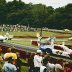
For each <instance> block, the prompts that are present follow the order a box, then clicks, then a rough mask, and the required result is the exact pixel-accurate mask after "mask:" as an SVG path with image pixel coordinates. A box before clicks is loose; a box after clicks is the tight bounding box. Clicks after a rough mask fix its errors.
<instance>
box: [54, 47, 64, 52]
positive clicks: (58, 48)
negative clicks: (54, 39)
mask: <svg viewBox="0 0 72 72" xmlns="http://www.w3.org/2000/svg"><path fill="white" fill-rule="evenodd" d="M54 49H56V50H61V51H64V49H63V48H62V47H60V46H54Z"/></svg>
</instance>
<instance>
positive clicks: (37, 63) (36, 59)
mask: <svg viewBox="0 0 72 72" xmlns="http://www.w3.org/2000/svg"><path fill="white" fill-rule="evenodd" d="M41 53H42V52H41V50H37V54H36V55H35V56H34V67H35V71H36V72H40V67H41V66H42V63H41V62H42V59H43V58H42V56H41Z"/></svg>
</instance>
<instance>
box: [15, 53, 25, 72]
mask: <svg viewBox="0 0 72 72" xmlns="http://www.w3.org/2000/svg"><path fill="white" fill-rule="evenodd" d="M16 54H17V59H16V67H17V72H21V66H24V62H22V61H21V60H20V53H19V52H16Z"/></svg>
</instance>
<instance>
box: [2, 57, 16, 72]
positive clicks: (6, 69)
mask: <svg viewBox="0 0 72 72" xmlns="http://www.w3.org/2000/svg"><path fill="white" fill-rule="evenodd" d="M13 60H14V59H13V57H9V58H8V62H5V64H4V65H3V72H16V70H17V68H16V66H15V65H14V64H13Z"/></svg>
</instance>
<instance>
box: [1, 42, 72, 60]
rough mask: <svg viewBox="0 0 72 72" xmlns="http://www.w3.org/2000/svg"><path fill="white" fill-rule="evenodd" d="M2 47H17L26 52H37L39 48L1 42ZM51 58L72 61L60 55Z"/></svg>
mask: <svg viewBox="0 0 72 72" xmlns="http://www.w3.org/2000/svg"><path fill="white" fill-rule="evenodd" d="M0 45H2V46H6V47H15V49H18V50H22V51H26V52H34V53H35V52H36V51H37V50H38V49H39V48H34V47H31V46H24V45H19V44H14V43H7V42H3V43H2V42H0ZM50 56H51V57H54V58H57V59H64V60H66V61H72V58H69V57H65V56H60V55H54V54H50Z"/></svg>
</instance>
